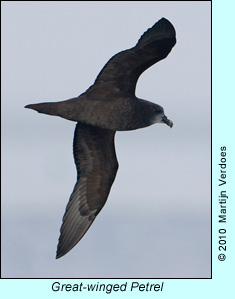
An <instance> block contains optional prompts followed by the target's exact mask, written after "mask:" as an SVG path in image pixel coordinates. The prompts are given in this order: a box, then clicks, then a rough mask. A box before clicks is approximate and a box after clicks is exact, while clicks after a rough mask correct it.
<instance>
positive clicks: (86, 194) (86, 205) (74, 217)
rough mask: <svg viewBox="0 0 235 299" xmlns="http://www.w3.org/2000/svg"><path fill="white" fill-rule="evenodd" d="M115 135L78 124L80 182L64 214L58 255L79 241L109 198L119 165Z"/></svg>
mask: <svg viewBox="0 0 235 299" xmlns="http://www.w3.org/2000/svg"><path fill="white" fill-rule="evenodd" d="M114 135H115V132H114V131H110V130H106V129H100V128H97V127H93V126H90V125H86V124H81V123H78V124H77V126H76V129H75V134H74V142H73V153H74V160H75V164H76V167H77V183H76V184H75V187H74V190H73V192H72V194H71V196H70V199H69V202H68V205H67V207H66V211H65V214H64V217H63V224H62V226H61V229H60V238H59V243H58V247H57V254H56V258H60V257H61V256H63V255H65V254H66V253H67V252H68V251H70V250H71V249H72V248H73V247H74V246H75V245H76V244H77V243H78V242H79V240H80V239H81V238H82V237H83V236H84V234H85V233H86V231H87V230H88V228H89V227H90V225H91V224H92V222H93V221H94V219H95V217H96V216H97V215H98V213H99V212H100V210H101V209H102V207H103V206H104V204H105V202H106V200H107V197H108V195H109V192H110V188H111V186H112V184H113V181H114V179H115V176H116V173H117V169H118V162H117V158H116V153H115V147H114Z"/></svg>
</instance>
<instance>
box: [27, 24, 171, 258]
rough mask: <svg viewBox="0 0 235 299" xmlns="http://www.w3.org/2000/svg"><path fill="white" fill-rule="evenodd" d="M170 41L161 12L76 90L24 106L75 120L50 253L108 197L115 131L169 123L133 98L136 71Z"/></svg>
mask: <svg viewBox="0 0 235 299" xmlns="http://www.w3.org/2000/svg"><path fill="white" fill-rule="evenodd" d="M175 43H176V37H175V29H174V27H173V25H172V24H171V23H170V22H169V21H168V20H167V19H165V18H162V19H161V20H159V21H158V22H157V23H155V24H154V25H153V27H152V28H150V29H148V30H147V31H146V32H145V33H144V34H143V35H142V36H141V37H140V39H139V41H138V42H137V44H136V45H135V46H134V47H133V48H130V49H128V50H125V51H122V52H120V53H118V54H116V55H114V56H113V57H112V58H111V59H110V60H109V61H108V62H107V63H106V64H105V66H104V67H103V69H102V70H101V72H100V73H99V75H98V76H97V78H96V80H95V82H94V84H93V85H92V86H91V87H89V88H88V89H87V91H86V92H84V93H82V94H81V95H80V96H78V97H75V98H72V99H69V100H66V101H60V102H46V103H39V104H31V105H27V106H25V108H30V109H33V110H36V111H37V112H39V113H44V114H49V115H55V116H60V117H62V118H65V119H68V120H71V121H75V122H77V124H76V128H75V134H74V140H73V155H74V161H75V165H76V168H77V182H76V184H75V186H74V189H73V192H72V194H71V196H70V199H69V202H68V204H67V207H66V210H65V214H64V216H63V223H62V226H61V229H60V237H59V242H58V246H57V253H56V258H60V257H62V256H63V255H65V254H66V253H68V252H69V251H70V250H71V249H72V248H73V247H74V246H75V245H76V244H77V243H78V242H79V241H80V240H81V238H82V237H83V236H84V234H85V233H86V232H87V230H88V229H89V227H90V226H91V224H92V222H93V221H94V220H95V218H96V216H97V215H98V214H99V212H100V211H101V209H102V208H103V206H104V204H105V202H106V200H107V198H108V195H109V192H110V189H111V186H112V184H113V182H114V180H115V176H116V173H117V170H118V161H117V157H116V153H115V145H114V136H115V133H116V131H127V130H136V129H139V128H144V127H148V126H150V125H152V124H154V123H165V124H167V125H168V126H169V127H172V126H173V122H172V121H171V120H169V119H168V118H167V117H166V116H165V114H164V110H163V108H162V107H161V106H160V105H157V104H154V103H151V102H149V101H146V100H143V99H139V98H137V97H136V96H135V89H136V83H137V80H138V78H139V76H140V75H141V74H142V73H143V72H144V71H145V70H146V69H147V68H149V67H150V66H152V65H153V64H155V63H156V62H158V61H160V60H162V59H164V58H166V56H167V55H168V54H169V53H170V51H171V49H172V48H173V46H174V45H175Z"/></svg>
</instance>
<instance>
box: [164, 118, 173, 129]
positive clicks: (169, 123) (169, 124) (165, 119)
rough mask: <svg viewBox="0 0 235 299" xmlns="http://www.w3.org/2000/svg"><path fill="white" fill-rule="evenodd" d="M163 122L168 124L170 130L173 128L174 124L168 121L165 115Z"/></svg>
mask: <svg viewBox="0 0 235 299" xmlns="http://www.w3.org/2000/svg"><path fill="white" fill-rule="evenodd" d="M162 121H163V122H164V123H165V124H167V125H168V126H169V127H170V128H172V127H173V122H172V121H171V120H170V119H168V118H167V117H166V115H164V116H163V117H162Z"/></svg>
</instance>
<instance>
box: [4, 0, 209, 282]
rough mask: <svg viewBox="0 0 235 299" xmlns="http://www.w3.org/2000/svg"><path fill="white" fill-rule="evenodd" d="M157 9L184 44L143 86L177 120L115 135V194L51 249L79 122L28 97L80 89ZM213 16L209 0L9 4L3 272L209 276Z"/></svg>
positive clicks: (142, 92)
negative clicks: (81, 228)
mask: <svg viewBox="0 0 235 299" xmlns="http://www.w3.org/2000/svg"><path fill="white" fill-rule="evenodd" d="M161 17H165V18H167V19H169V20H170V21H171V22H172V24H173V25H174V27H175V29H176V33H177V44H176V46H175V47H174V48H173V50H172V52H171V53H170V54H169V56H168V57H167V58H166V59H165V60H162V61H161V62H159V63H157V64H156V65H154V66H153V67H151V68H150V69H148V70H147V71H146V72H145V73H144V74H143V75H142V76H141V77H140V79H139V81H138V85H137V92H136V95H137V96H138V97H140V98H143V99H147V100H150V101H152V102H155V103H157V104H160V105H161V106H163V107H164V110H165V113H166V115H167V116H168V118H170V119H171V120H172V121H173V122H174V127H173V128H172V129H170V128H169V127H168V126H166V125H159V124H157V125H154V126H151V127H148V128H145V129H141V130H136V131H131V132H118V133H117V134H116V152H117V157H118V161H119V170H118V174H117V177H116V180H115V182H114V184H113V187H112V189H111V192H110V195H109V198H108V201H107V203H106V205H105V206H104V208H103V210H102V211H101V213H100V214H99V215H98V217H97V218H96V220H95V221H94V223H93V225H92V226H91V227H90V229H89V230H88V232H87V234H86V235H85V236H84V238H83V239H82V240H81V241H80V242H79V243H78V244H77V246H76V247H74V248H73V249H72V251H70V252H69V253H68V254H67V255H66V256H64V257H62V258H61V259H59V260H55V254H56V246H57V240H58V237H59V229H60V226H61V222H62V216H63V214H64V210H65V207H66V204H67V202H68V199H69V196H70V194H71V192H72V190H73V187H74V184H75V181H76V170H75V165H74V162H73V156H72V141H73V133H74V128H75V123H73V122H69V121H66V120H63V119H61V118H58V117H51V116H47V115H42V114H37V113H36V112H34V111H31V110H27V109H24V108H23V107H24V106H25V105H26V104H30V103H37V102H43V101H61V100H65V99H69V98H72V97H74V96H77V95H79V94H81V93H82V92H84V91H85V90H86V89H87V88H88V87H89V86H90V85H91V84H93V82H94V80H95V78H96V76H97V75H98V73H99V71H100V70H101V68H102V67H103V65H104V64H105V63H106V62H107V60H108V59H109V58H110V57H111V56H113V55H114V54H116V53H117V52H120V51H121V50H124V49H128V48H130V47H132V46H134V45H135V44H136V42H137V41H138V39H139V37H140V36H141V35H142V34H143V32H145V31H146V30H147V29H148V28H149V27H151V26H152V25H153V24H154V23H155V22H156V21H158V20H159V19H160V18H161ZM210 25H211V16H210V2H209V1H208V2H205V1H199V2H196V1H195V2H183V1H180V2H157V1H155V2H154V1H153V2H148V1H140V2H136V1H133V2H79V1H76V2H69V1H66V2H65V1H62V2H3V3H2V174H3V175H2V187H3V188H2V276H3V277H10V278H12V277H21V278H28V277H32V278H37V277H38V278H44V277H46V278H47V277H53V278H56V277H57V278H59V277H60V278H66V277H68V278H69V277H71V278H72V277H74V278H75V277H78V278H96V277H99V278H102V277H103V278H118V277H122V278H135V277H139V278H167V277H169V278H174V277H179V278H186V277H189V278H205V277H210V269H211V264H210V261H211V256H210V252H211V248H210V242H211V236H210V231H211V227H210V219H211V218H210V198H211V195H210V189H211V188H210V185H211V183H210V121H211V119H210V109H211V108H210V96H211V95H210V83H211V82H210V67H211V66H210V50H211V49H210V46H211V39H210V30H211V27H210Z"/></svg>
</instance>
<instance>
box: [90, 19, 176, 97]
mask: <svg viewBox="0 0 235 299" xmlns="http://www.w3.org/2000/svg"><path fill="white" fill-rule="evenodd" d="M175 43H176V37H175V29H174V27H173V25H172V24H171V23H170V22H169V21H168V20H166V19H165V18H162V19H161V20H159V21H158V22H157V23H156V24H155V25H154V26H153V27H152V28H150V29H148V30H147V31H146V32H145V33H144V34H143V35H142V36H141V38H140V39H139V41H138V43H137V44H136V46H135V47H133V48H131V49H128V50H125V51H122V52H120V53H118V54H116V55H114V56H113V57H112V58H111V59H110V60H109V61H108V62H107V63H106V64H105V66H104V67H103V69H102V70H101V72H100V73H99V75H98V76H97V78H96V80H95V83H94V84H100V85H102V84H104V85H105V86H107V85H108V86H109V88H111V89H112V88H113V90H117V88H118V89H120V90H121V91H122V92H123V93H125V94H128V95H134V94H135V88H136V83H137V80H138V78H139V76H140V75H141V74H142V73H143V72H144V71H145V70H146V69H147V68H149V67H150V66H152V65H153V64H155V63H156V62H158V61H160V60H162V59H164V58H165V57H166V56H167V55H168V54H169V53H170V51H171V49H172V47H173V46H174V45H175Z"/></svg>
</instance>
